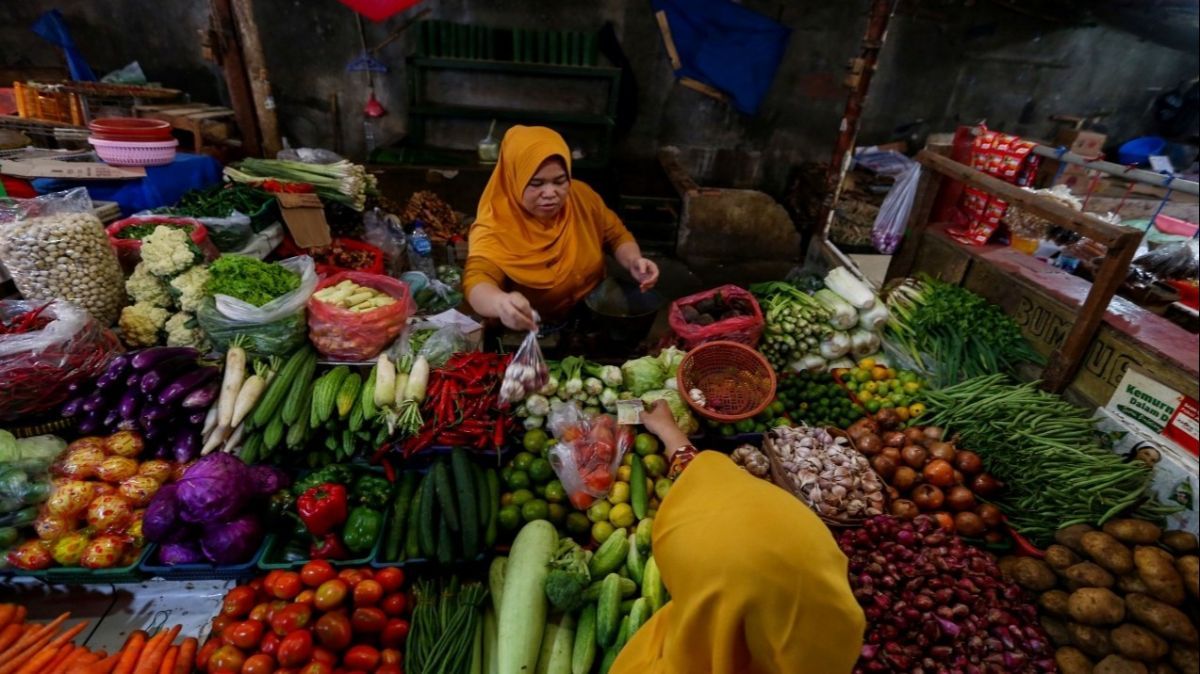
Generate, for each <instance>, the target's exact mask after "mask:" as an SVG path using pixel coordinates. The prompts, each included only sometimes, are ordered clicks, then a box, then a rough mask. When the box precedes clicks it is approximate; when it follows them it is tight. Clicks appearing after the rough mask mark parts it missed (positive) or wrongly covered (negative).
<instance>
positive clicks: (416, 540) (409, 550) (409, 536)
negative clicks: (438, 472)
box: [404, 482, 423, 560]
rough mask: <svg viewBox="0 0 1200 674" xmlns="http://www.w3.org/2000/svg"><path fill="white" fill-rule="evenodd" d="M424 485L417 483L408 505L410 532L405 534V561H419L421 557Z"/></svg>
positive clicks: (408, 526)
mask: <svg viewBox="0 0 1200 674" xmlns="http://www.w3.org/2000/svg"><path fill="white" fill-rule="evenodd" d="M422 486H423V485H422V484H421V483H420V482H418V483H417V489H416V491H414V492H413V495H412V498H411V499H409V504H408V524H407V525H406V526H407V528H408V530H407V531H405V532H404V559H405V560H409V559H417V558H418V557H420V556H421V538H420V531H421V488H422Z"/></svg>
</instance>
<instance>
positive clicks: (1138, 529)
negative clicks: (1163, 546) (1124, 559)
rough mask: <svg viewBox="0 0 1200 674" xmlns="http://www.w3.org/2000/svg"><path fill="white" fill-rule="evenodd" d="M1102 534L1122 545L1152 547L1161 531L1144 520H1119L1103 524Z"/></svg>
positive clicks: (1155, 525)
mask: <svg viewBox="0 0 1200 674" xmlns="http://www.w3.org/2000/svg"><path fill="white" fill-rule="evenodd" d="M1104 533H1106V534H1108V535H1109V536H1112V537H1113V538H1115V539H1117V540H1118V541H1121V542H1122V543H1137V544H1138V545H1153V544H1154V543H1157V542H1158V537H1159V536H1161V535H1162V529H1161V528H1160V527H1159V526H1158V525H1157V524H1154V523H1153V522H1147V521H1146V520H1138V519H1121V520H1109V521H1108V522H1105V523H1104Z"/></svg>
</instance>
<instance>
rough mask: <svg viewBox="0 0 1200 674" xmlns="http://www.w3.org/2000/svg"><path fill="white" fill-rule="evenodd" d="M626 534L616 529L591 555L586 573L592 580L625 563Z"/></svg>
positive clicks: (626, 553)
mask: <svg viewBox="0 0 1200 674" xmlns="http://www.w3.org/2000/svg"><path fill="white" fill-rule="evenodd" d="M627 533H628V532H626V531H625V529H617V530H616V531H614V532H613V533H612V534H611V535H610V536H609V537H608V538H607V539H605V541H604V543H602V544H601V545H600V547H599V548H598V549H597V550H596V553H595V554H594V555H592V561H591V562H589V563H588V571H589V572H591V574H592V578H601V577H603V576H605V575H607V574H609V573H612V572H613V571H616V570H617V569H619V568H621V565H622V564H624V563H625V557H627V556H628V554H629V551H628V550H626V549H625V548H626V547H628V545H629V539H628V538H627ZM605 645H606V646H607V645H608V644H605Z"/></svg>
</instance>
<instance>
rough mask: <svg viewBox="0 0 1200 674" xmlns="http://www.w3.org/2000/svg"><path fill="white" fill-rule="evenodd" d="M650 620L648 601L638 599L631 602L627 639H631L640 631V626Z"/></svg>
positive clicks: (643, 598) (642, 598) (641, 598)
mask: <svg viewBox="0 0 1200 674" xmlns="http://www.w3.org/2000/svg"><path fill="white" fill-rule="evenodd" d="M649 619H650V600H649V599H646V598H645V597H638V598H637V599H635V600H634V602H633V608H632V609H630V611H629V635H628V637H627V639H629V638H633V635H634V634H636V633H637V631H638V630H639V629H641V627H642V625H645V624H646V621H647V620H649Z"/></svg>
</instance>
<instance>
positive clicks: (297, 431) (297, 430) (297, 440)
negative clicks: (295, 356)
mask: <svg viewBox="0 0 1200 674" xmlns="http://www.w3.org/2000/svg"><path fill="white" fill-rule="evenodd" d="M311 405H312V387H311V386H309V387H307V388H305V389H304V401H303V403H302V404H301V405H300V414H299V415H297V417H296V422H295V423H293V424H291V425H290V426H288V430H287V435H286V436H285V437H284V445H285V446H287V448H288V449H290V450H292V451H295V450H297V449H300V448H301V447H303V446H304V440H305V438H306V437H307V435H308V408H309V406H311Z"/></svg>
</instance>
